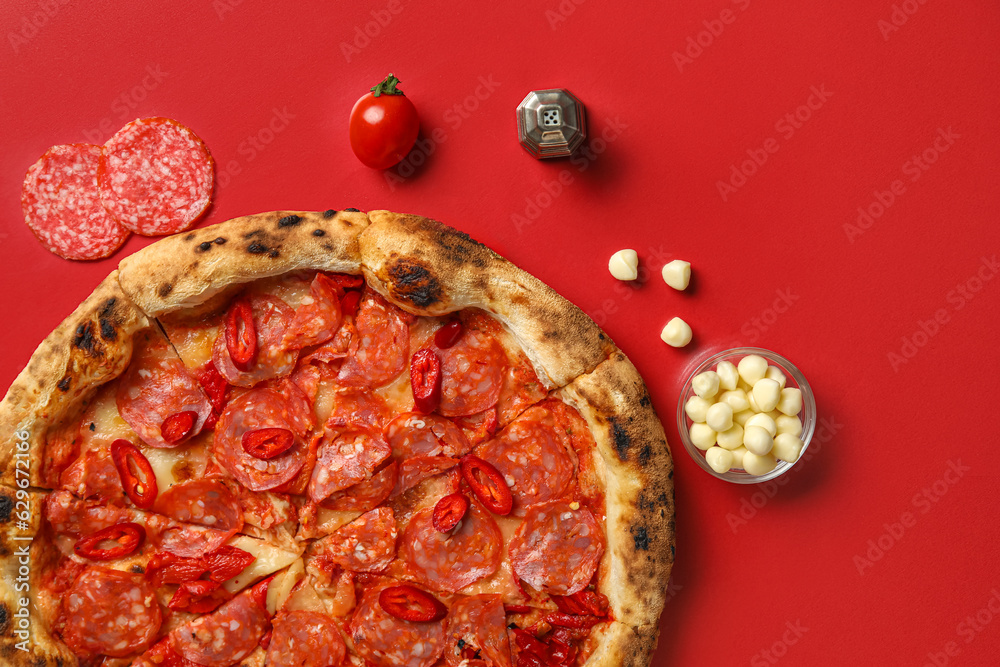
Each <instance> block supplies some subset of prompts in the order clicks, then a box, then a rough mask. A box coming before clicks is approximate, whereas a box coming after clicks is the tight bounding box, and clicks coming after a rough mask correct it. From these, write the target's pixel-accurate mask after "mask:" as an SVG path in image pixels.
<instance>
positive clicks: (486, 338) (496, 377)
mask: <svg viewBox="0 0 1000 667" xmlns="http://www.w3.org/2000/svg"><path fill="white" fill-rule="evenodd" d="M438 356H439V357H440V358H441V376H442V378H441V404H440V405H439V406H438V412H439V413H440V414H442V415H444V416H445V417H461V416H463V415H471V414H475V413H477V412H482V411H483V410H487V409H489V408H492V407H493V406H494V405H496V403H497V400H498V399H499V398H500V389H501V388H502V387H503V381H504V375H505V373H506V372H507V353H506V352H504V350H503V348H502V347H500V343H498V342H497V340H496V339H495V338H494V337H493V336H491V335H490V334H488V333H484V332H482V331H478V330H476V329H470V330H467V331H466V332H465V333H464V334H463V335H462V338H461V339H460V340H459V341H458V342H457V343H455V345H454V346H452V347H449V348H448V349H446V350H439V351H438Z"/></svg>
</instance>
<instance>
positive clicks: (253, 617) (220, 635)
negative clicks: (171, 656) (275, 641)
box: [170, 589, 269, 667]
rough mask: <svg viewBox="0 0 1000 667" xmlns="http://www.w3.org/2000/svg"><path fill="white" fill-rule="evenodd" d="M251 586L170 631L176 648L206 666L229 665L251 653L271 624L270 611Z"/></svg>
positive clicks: (172, 642) (171, 641)
mask: <svg viewBox="0 0 1000 667" xmlns="http://www.w3.org/2000/svg"><path fill="white" fill-rule="evenodd" d="M254 594H255V591H254V590H253V589H247V590H245V591H243V592H242V593H240V594H239V595H237V596H236V597H234V598H233V599H232V600H230V601H229V602H226V603H225V604H223V605H222V606H221V607H219V608H218V609H216V610H215V611H213V612H212V613H211V614H208V615H207V616H201V617H199V618H196V619H195V620H193V621H191V622H190V623H188V624H187V625H182V626H181V627H179V628H176V629H175V630H173V631H172V632H171V633H170V643H171V646H172V647H173V649H174V650H175V651H177V652H178V653H179V654H180V655H182V656H183V657H185V658H187V659H188V660H190V661H191V662H194V663H197V664H199V665H204V666H205V667H229V666H230V665H232V664H234V663H236V662H239V661H240V660H242V659H243V658H245V657H247V656H248V655H250V653H252V652H253V650H254V649H255V648H256V647H257V644H258V643H259V642H260V638H261V637H263V636H264V632H265V631H266V630H267V627H268V621H269V619H268V615H267V610H266V609H264V607H263V606H261V605H260V604H258V603H257V601H256V600H255V599H254Z"/></svg>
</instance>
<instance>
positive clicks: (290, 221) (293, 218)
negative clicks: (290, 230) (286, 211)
mask: <svg viewBox="0 0 1000 667" xmlns="http://www.w3.org/2000/svg"><path fill="white" fill-rule="evenodd" d="M300 222H302V218H301V217H300V216H297V215H286V216H285V217H283V218H281V219H280V220H278V229H282V228H284V227H294V226H296V225H298V224H299V223H300Z"/></svg>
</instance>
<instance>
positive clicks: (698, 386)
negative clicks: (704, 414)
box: [691, 371, 719, 398]
mask: <svg viewBox="0 0 1000 667" xmlns="http://www.w3.org/2000/svg"><path fill="white" fill-rule="evenodd" d="M691 388H692V389H694V393H696V394H698V395H699V396H701V397H702V398H714V397H715V395H716V394H718V393H719V374H718V373H716V372H715V371H705V372H704V373H698V374H697V375H695V376H694V379H693V380H691Z"/></svg>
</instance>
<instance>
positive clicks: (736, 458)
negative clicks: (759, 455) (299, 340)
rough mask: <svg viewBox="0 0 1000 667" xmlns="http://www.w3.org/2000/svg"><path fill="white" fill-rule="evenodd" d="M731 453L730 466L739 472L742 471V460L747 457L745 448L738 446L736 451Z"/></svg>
mask: <svg viewBox="0 0 1000 667" xmlns="http://www.w3.org/2000/svg"><path fill="white" fill-rule="evenodd" d="M732 452H733V464H732V467H733V468H739V469H740V470H742V469H743V458H744V457H745V456H746V455H747V448H746V447H744V446H743V445H740V446H739V447H737V448H736V449H734V450H732Z"/></svg>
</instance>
